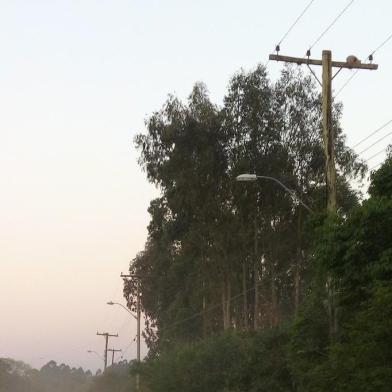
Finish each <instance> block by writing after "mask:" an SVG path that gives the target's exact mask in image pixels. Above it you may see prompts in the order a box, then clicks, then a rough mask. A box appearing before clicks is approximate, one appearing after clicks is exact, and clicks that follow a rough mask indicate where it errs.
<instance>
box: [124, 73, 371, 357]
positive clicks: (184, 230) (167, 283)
mask: <svg viewBox="0 0 392 392" xmlns="http://www.w3.org/2000/svg"><path fill="white" fill-rule="evenodd" d="M340 117H341V106H340V105H335V106H334V116H333V126H334V129H335V133H336V160H337V168H338V195H339V200H338V202H339V209H340V211H341V212H342V213H345V212H346V211H348V210H349V209H350V208H352V207H353V206H355V205H356V204H357V203H358V195H357V194H356V192H355V191H354V190H353V189H351V187H350V185H349V182H350V180H352V179H354V178H357V179H361V178H362V176H363V175H364V172H365V167H364V165H363V164H362V163H361V162H360V161H359V160H358V159H357V157H356V156H355V154H354V152H353V151H352V150H350V149H349V148H348V147H347V146H346V144H345V137H344V135H343V132H342V129H341V127H340V122H339V120H340ZM146 127H147V133H146V134H140V135H138V136H137V137H136V146H137V147H138V148H139V150H140V164H141V165H142V167H143V168H144V170H145V171H146V173H147V177H148V179H149V180H150V181H151V182H153V183H154V184H156V185H157V186H158V187H159V189H160V191H161V196H160V197H159V198H157V199H155V200H153V201H152V202H151V204H150V208H149V212H150V214H151V221H150V224H149V226H148V233H149V235H148V240H147V243H146V245H145V249H144V250H143V251H142V252H141V253H140V254H139V255H138V256H137V257H136V258H135V260H134V261H133V262H132V263H131V266H130V271H131V273H136V274H138V275H140V276H142V277H143V278H142V281H141V282H142V283H141V293H142V306H143V311H144V314H145V315H146V317H147V329H146V339H147V343H148V345H149V347H150V352H151V354H153V353H154V352H159V351H161V349H162V348H164V347H165V346H171V345H172V344H173V342H179V341H183V342H188V341H194V340H195V339H199V338H205V337H207V336H210V335H214V334H216V333H218V332H220V331H224V330H233V329H234V330H237V331H251V330H260V329H263V328H270V327H274V326H277V325H279V324H280V323H282V322H284V321H286V320H289V319H290V318H291V317H292V316H293V315H294V314H296V313H298V311H299V307H300V304H301V303H302V301H303V298H304V294H305V293H306V290H307V287H308V283H309V279H311V276H312V274H311V269H312V268H311V267H312V264H311V260H312V254H311V250H310V247H309V245H310V244H311V239H312V230H308V227H309V222H310V221H311V220H314V219H315V216H316V215H317V213H318V212H320V211H321V212H322V211H324V209H325V207H324V206H325V204H326V200H325V193H326V192H325V185H324V183H325V180H324V156H323V140H322V132H321V105H320V95H319V93H318V91H317V89H316V88H315V86H314V83H313V82H312V79H311V78H310V77H306V76H303V75H302V74H301V73H300V72H298V71H294V70H293V69H291V68H286V69H285V70H284V71H283V72H282V75H281V77H280V78H279V79H278V81H277V82H275V83H272V82H271V81H270V80H269V79H268V77H267V74H266V71H265V69H264V67H262V66H259V67H258V68H257V69H256V70H254V71H253V72H249V73H246V72H240V73H238V74H236V75H235V76H234V77H233V78H232V79H231V81H230V83H229V86H228V91H227V93H226V96H225V97H224V101H223V105H222V106H216V105H214V104H213V103H212V102H211V101H210V100H209V97H208V94H207V90H206V87H205V86H203V85H202V84H197V85H196V86H195V87H194V89H193V91H192V93H191V95H190V96H189V99H188V101H187V102H186V103H183V102H181V101H180V100H179V99H177V98H175V97H169V99H168V100H167V102H166V103H165V104H164V106H163V108H162V109H161V110H160V111H159V112H156V113H154V114H153V115H152V116H151V117H150V118H149V119H148V120H147V121H146ZM242 173H256V174H258V175H264V176H270V177H274V178H276V179H278V180H280V181H281V182H282V183H284V184H285V186H287V187H288V188H290V189H292V190H294V191H295V192H296V194H297V195H298V197H299V198H300V199H301V200H303V201H304V202H305V204H307V205H309V206H310V207H311V208H312V209H313V210H314V211H315V212H316V213H315V214H312V213H310V212H309V211H308V210H306V209H304V207H303V206H302V205H301V204H299V203H298V199H296V198H293V197H292V196H291V195H290V194H289V193H288V192H287V191H285V190H284V189H282V188H281V187H279V185H278V184H276V183H275V182H273V181H268V180H260V181H257V182H253V183H238V182H236V181H235V178H236V176H237V175H239V174H242ZM125 296H126V297H127V298H128V297H129V306H130V307H134V306H135V298H136V282H135V281H133V282H130V283H129V284H128V285H127V286H126V287H125Z"/></svg>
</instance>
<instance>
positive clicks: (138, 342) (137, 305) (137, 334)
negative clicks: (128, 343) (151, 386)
mask: <svg viewBox="0 0 392 392" xmlns="http://www.w3.org/2000/svg"><path fill="white" fill-rule="evenodd" d="M120 277H121V278H123V279H124V280H125V279H136V320H137V333H136V345H137V354H136V355H137V362H138V363H140V316H141V311H140V279H141V278H142V276H141V275H136V274H130V275H124V274H123V273H121V275H120ZM139 389H140V375H139V372H138V373H137V374H136V390H137V391H138V390H139Z"/></svg>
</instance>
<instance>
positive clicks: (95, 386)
mask: <svg viewBox="0 0 392 392" xmlns="http://www.w3.org/2000/svg"><path fill="white" fill-rule="evenodd" d="M134 386H135V380H134V377H133V376H132V375H131V374H130V365H129V363H128V362H127V361H122V362H119V363H116V364H114V365H112V366H110V367H109V368H108V369H107V370H106V371H105V372H104V373H101V371H98V372H97V374H96V375H95V376H93V375H92V373H91V371H90V370H87V371H84V370H83V369H82V368H71V367H69V366H68V365H65V364H60V365H58V364H57V363H56V362H55V361H49V362H48V363H47V364H46V365H44V366H43V367H42V368H41V369H40V370H37V369H33V368H31V367H30V366H29V365H27V364H25V363H23V362H21V361H15V360H13V359H9V358H0V392H113V391H115V392H129V391H132V390H133V388H134Z"/></svg>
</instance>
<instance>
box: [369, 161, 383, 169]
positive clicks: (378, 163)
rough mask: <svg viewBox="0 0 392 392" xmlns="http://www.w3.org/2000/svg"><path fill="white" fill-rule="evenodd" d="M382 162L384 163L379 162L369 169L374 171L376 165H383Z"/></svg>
mask: <svg viewBox="0 0 392 392" xmlns="http://www.w3.org/2000/svg"><path fill="white" fill-rule="evenodd" d="M382 164H383V162H379V163H377V165H374V166H372V167H371V168H370V169H369V171H373V170H374V169H375V168H376V167H379V166H381V165H382Z"/></svg>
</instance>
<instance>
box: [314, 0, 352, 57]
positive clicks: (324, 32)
mask: <svg viewBox="0 0 392 392" xmlns="http://www.w3.org/2000/svg"><path fill="white" fill-rule="evenodd" d="M354 1H355V0H351V1H350V2H349V3H348V4H347V5H346V6H345V7H344V8H343V10H342V11H340V13H339V14H338V16H336V18H335V19H334V20H333V21H332V22H331V23H330V24H329V25H328V27H327V28H326V29H325V30H324V31H323V32H322V33H321V34H320V36H319V37H318V38H317V39H316V41H314V43H313V44H312V45H310V47H309V51H310V50H312V49H313V47H314V46H315V45H316V44H318V43H319V42H320V40H321V39H322V38H323V37H324V35H325V34H327V33H328V31H329V30H330V29H331V28H332V26H334V24H335V23H336V22H337V21H338V20H339V19H340V18H341V17H342V16H343V14H344V13H345V12H346V11H347V10H348V9H349V8H350V6H351V5H352V4H353V3H354Z"/></svg>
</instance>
